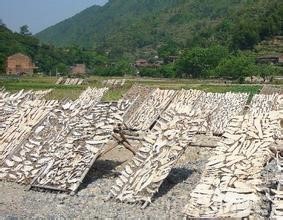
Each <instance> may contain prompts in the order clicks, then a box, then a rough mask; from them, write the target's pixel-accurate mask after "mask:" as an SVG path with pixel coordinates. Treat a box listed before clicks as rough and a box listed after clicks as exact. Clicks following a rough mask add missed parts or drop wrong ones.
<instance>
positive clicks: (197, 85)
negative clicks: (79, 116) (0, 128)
mask: <svg viewBox="0 0 283 220" xmlns="http://www.w3.org/2000/svg"><path fill="white" fill-rule="evenodd" d="M105 79H107V78H103V77H89V78H87V79H86V83H85V85H81V86H66V85H56V84H55V82H56V81H57V78H56V77H21V78H19V77H14V78H11V77H2V78H0V87H4V88H5V89H6V90H8V91H19V90H22V89H25V90H41V89H53V91H52V92H51V93H50V94H49V95H48V96H47V97H46V98H47V99H59V100H60V99H66V98H69V99H72V100H74V99H76V98H77V97H78V96H79V95H80V93H81V92H82V91H83V90H84V89H86V88H87V87H88V86H90V87H98V88H100V87H103V85H102V81H103V80H105ZM116 79H119V78H116ZM135 83H138V84H141V85H145V86H150V87H155V88H161V89H198V90H203V91H206V92H219V93H224V92H246V93H250V94H251V95H254V94H257V93H259V92H260V90H261V88H262V85H248V84H245V85H243V84H224V83H216V82H213V81H201V80H168V79H150V78H128V79H127V82H126V84H125V85H124V86H123V87H121V88H115V89H110V90H109V91H108V92H107V93H106V94H105V96H104V97H103V100H104V101H116V100H118V99H120V98H121V97H122V96H123V94H125V93H126V92H127V90H128V89H129V88H130V87H131V86H132V85H133V84H135Z"/></svg>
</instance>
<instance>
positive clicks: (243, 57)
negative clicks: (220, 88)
mask: <svg viewBox="0 0 283 220" xmlns="http://www.w3.org/2000/svg"><path fill="white" fill-rule="evenodd" d="M259 69H260V68H259V66H257V65H256V63H255V56H254V55H253V54H250V53H238V54H236V55H232V56H230V57H227V58H226V59H223V60H222V61H221V62H220V64H219V65H218V66H217V67H216V68H215V70H214V72H215V74H216V75H217V76H218V77H224V78H231V79H240V78H244V77H250V76H256V75H259V74H260V73H259Z"/></svg>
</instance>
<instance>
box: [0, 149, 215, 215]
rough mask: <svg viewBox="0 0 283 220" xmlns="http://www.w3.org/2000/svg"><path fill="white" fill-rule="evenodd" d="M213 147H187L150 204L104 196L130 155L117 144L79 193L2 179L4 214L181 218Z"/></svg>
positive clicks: (1, 210) (0, 202)
mask: <svg viewBox="0 0 283 220" xmlns="http://www.w3.org/2000/svg"><path fill="white" fill-rule="evenodd" d="M209 151H211V149H206V148H197V147H189V148H188V149H187V151H186V153H185V154H184V155H183V157H182V158H181V159H180V161H179V162H178V164H177V165H176V166H175V167H174V168H173V169H172V171H171V173H170V175H169V176H168V178H167V179H166V180H165V181H164V183H163V184H162V185H161V187H160V190H159V192H158V193H157V194H156V195H155V196H154V198H153V203H152V204H151V205H150V206H148V207H147V208H146V209H141V208H140V206H139V205H138V204H135V205H133V204H125V203H119V202H117V201H115V200H108V201H107V200H106V198H107V196H108V193H109V190H110V188H111V186H112V185H113V184H114V182H115V178H116V177H117V176H118V175H119V171H121V170H122V169H123V166H124V165H125V161H127V160H128V159H130V158H131V157H132V154H131V153H130V152H128V151H126V150H125V149H124V148H122V147H119V148H116V149H115V150H113V151H111V152H109V153H108V154H106V155H104V157H103V158H101V159H99V160H98V161H97V162H96V163H95V165H94V167H93V168H92V170H91V171H90V172H89V174H88V176H87V178H86V179H85V181H84V182H83V184H82V185H81V188H80V190H79V192H78V193H77V195H75V196H70V195H67V194H62V193H58V192H57V193H56V192H50V191H35V190H28V188H27V186H21V185H18V184H16V183H7V182H0V195H1V196H0V217H2V218H4V219H14V218H51V219H53V218H91V219H94V218H108V219H112V218H122V219H125V218H127V219H137V218H139V219H147V218H150V219H180V218H182V217H184V216H183V213H182V210H183V208H184V206H185V205H186V204H187V203H188V201H189V198H190V192H191V191H192V189H193V188H194V187H195V186H196V184H197V183H198V181H199V179H200V176H201V173H202V171H203V169H204V165H205V162H206V160H207V158H208V156H209V155H208V154H209Z"/></svg>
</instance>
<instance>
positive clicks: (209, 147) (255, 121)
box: [0, 77, 283, 219]
mask: <svg viewBox="0 0 283 220" xmlns="http://www.w3.org/2000/svg"><path fill="white" fill-rule="evenodd" d="M1 87H3V88H1ZM0 122H1V124H0V186H1V187H0V194H1V197H0V213H1V216H4V217H6V218H13V217H23V218H31V217H32V218H34V217H35V218H79V217H82V218H134V219H135V218H159V219H168V218H170V219H171V218H173V219H178V218H183V217H187V218H255V219H260V218H281V217H283V214H282V213H283V206H282V200H281V197H282V194H283V187H282V181H283V180H282V170H283V169H282V167H281V166H282V152H283V151H282V139H283V129H282V127H283V95H282V90H281V87H279V86H271V85H264V86H263V85H238V84H225V83H217V82H212V81H210V82H209V81H195V80H166V79H136V78H126V79H125V78H111V79H109V78H99V77H90V78H87V79H84V80H79V79H70V78H59V79H58V78H55V77H54V78H52V77H37V78H30V77H25V78H2V79H0Z"/></svg>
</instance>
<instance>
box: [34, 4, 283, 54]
mask: <svg viewBox="0 0 283 220" xmlns="http://www.w3.org/2000/svg"><path fill="white" fill-rule="evenodd" d="M282 13H283V2H282V1H281V0H218V1H211V0H131V1H128V0H111V1H109V2H108V3H107V4H106V5H105V6H102V7H99V6H93V7H91V8H88V9H86V10H85V11H83V12H81V13H79V14H77V15H76V16H74V17H72V18H70V19H67V20H65V21H63V22H61V23H59V24H57V25H55V26H53V27H50V28H48V29H46V30H44V31H42V32H40V33H39V34H37V35H36V36H37V37H38V38H39V39H41V40H42V41H44V42H48V43H52V44H54V45H57V46H70V45H78V46H81V47H87V48H90V47H91V48H93V47H94V48H97V49H100V50H103V51H107V52H110V55H112V56H113V57H117V56H121V55H124V56H127V57H131V55H133V54H135V55H137V54H138V52H139V51H140V50H142V49H143V48H147V47H150V48H154V49H157V48H158V47H159V46H160V45H163V44H174V46H176V47H179V48H187V47H194V46H202V47H207V46H210V45H212V44H215V43H220V44H222V45H227V46H228V47H230V48H232V49H251V48H253V47H254V46H255V44H257V43H258V42H260V41H261V40H263V39H264V38H266V37H269V36H273V35H279V34H281V33H282V17H283V15H282Z"/></svg>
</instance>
